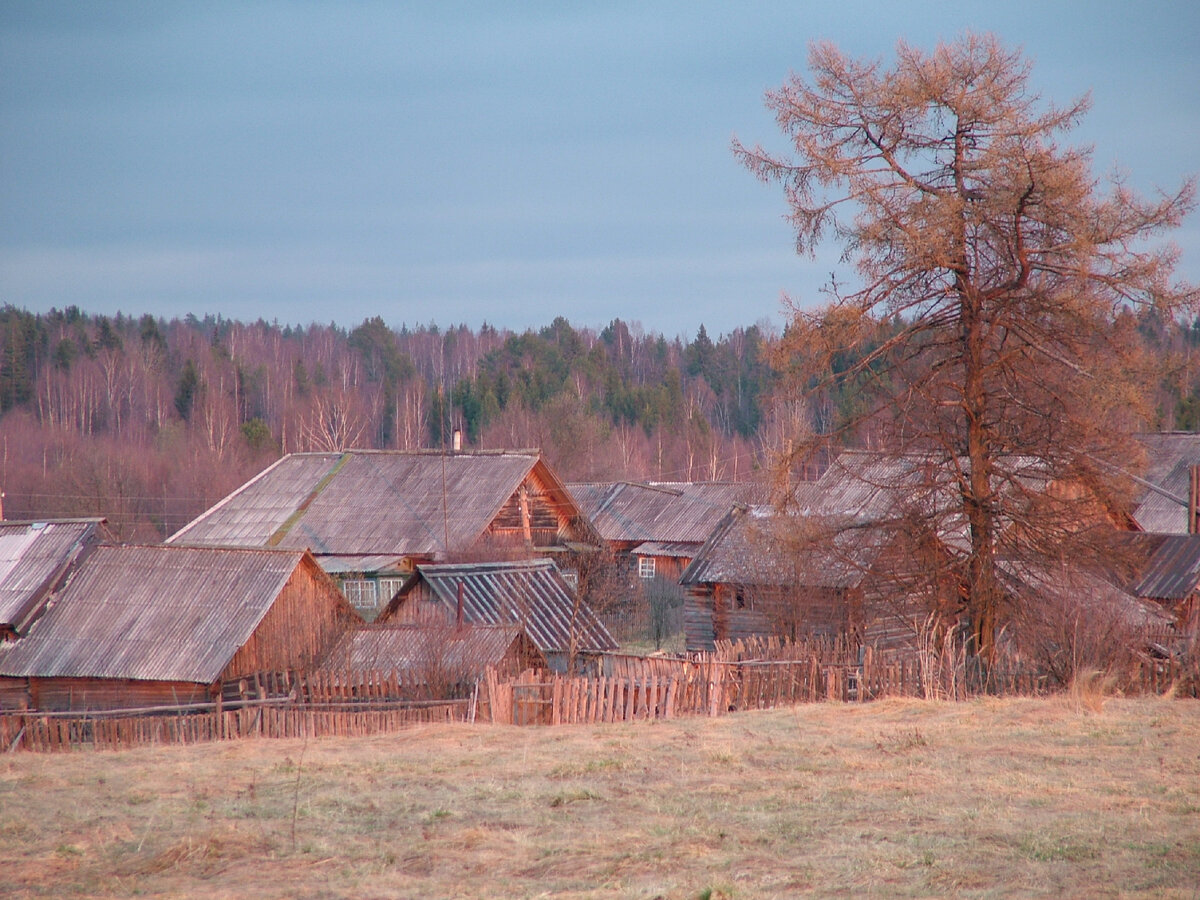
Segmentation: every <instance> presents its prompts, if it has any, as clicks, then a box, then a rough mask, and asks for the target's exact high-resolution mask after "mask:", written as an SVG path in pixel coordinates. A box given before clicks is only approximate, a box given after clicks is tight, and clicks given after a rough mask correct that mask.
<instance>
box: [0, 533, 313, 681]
mask: <svg viewBox="0 0 1200 900" xmlns="http://www.w3.org/2000/svg"><path fill="white" fill-rule="evenodd" d="M303 556H304V554H303V553H301V552H299V551H291V552H276V551H267V550H233V549H214V548H207V547H169V546H157V547H136V546H135V547H111V546H103V547H99V548H97V549H96V551H95V552H94V553H92V554H91V555H90V556H89V557H88V558H87V560H86V561H85V562H84V563H82V564H81V565H80V567H79V569H78V570H77V571H76V572H75V574H74V575H73V576H72V578H71V579H70V582H69V583H68V584H67V586H66V587H65V588H64V589H63V590H62V592H61V593H60V594H59V595H58V596H57V597H56V598H55V599H54V600H53V601H52V602H51V603H50V606H49V608H48V609H47V610H46V612H45V613H44V614H43V615H42V617H41V618H40V619H38V620H37V621H36V622H35V623H34V624H33V626H32V628H30V631H29V634H28V635H26V636H25V637H23V638H21V639H20V640H18V641H15V642H13V643H12V644H9V645H7V646H5V647H3V648H0V674H4V675H12V676H32V677H46V678H56V677H67V678H70V677H81V678H129V679H136V680H161V681H191V682H199V683H203V684H208V683H211V682H213V681H215V680H216V679H217V678H218V677H219V676H220V674H221V672H222V670H223V669H224V668H225V666H226V665H228V663H229V661H230V660H231V659H232V658H233V656H234V654H235V653H236V652H237V650H238V649H239V648H240V647H241V646H242V645H243V644H245V643H246V641H247V640H249V638H250V636H251V634H253V632H254V629H255V628H257V627H258V624H259V622H261V621H262V618H263V616H264V615H266V613H267V611H268V610H269V609H270V608H271V605H272V604H273V603H274V602H275V600H276V598H277V597H278V596H279V594H280V592H281V591H282V589H283V586H284V584H285V583H286V582H287V580H288V578H289V576H290V575H291V574H292V573H293V572H294V571H295V570H296V567H297V566H298V565H300V563H301V560H302V559H303Z"/></svg>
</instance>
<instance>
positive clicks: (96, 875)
mask: <svg viewBox="0 0 1200 900" xmlns="http://www.w3.org/2000/svg"><path fill="white" fill-rule="evenodd" d="M0 860H2V861H3V862H4V864H5V865H4V871H5V883H4V888H3V890H0V893H8V894H10V895H15V896H28V897H64V896H98V897H108V896H112V897H125V896H134V895H136V896H142V897H145V896H151V897H176V896H178V897H182V896H206V897H250V896H253V897H267V898H270V897H280V898H282V897H302V898H303V897H309V898H330V897H501V896H502V897H547V896H549V897H645V898H653V897H662V898H697V897H702V896H708V897H714V898H715V897H736V898H742V897H792V896H798V895H805V894H810V895H814V896H827V895H831V894H833V895H837V894H842V895H846V894H877V895H886V896H913V897H928V896H966V897H970V896H981V897H982V896H986V897H997V896H1000V897H1004V896H1030V895H1033V896H1063V895H1066V896H1081V897H1104V896H1138V895H1141V896H1147V897H1151V896H1153V897H1162V896H1167V897H1170V896H1175V897H1187V898H1195V897H1196V896H1197V885H1200V703H1197V702H1195V701H1184V700H1176V701H1163V700H1123V699H1110V700H1108V701H1106V702H1105V703H1104V704H1103V707H1102V708H1101V709H1099V710H1098V711H1097V710H1094V709H1091V708H1088V707H1087V706H1081V705H1080V704H1078V703H1077V702H1072V701H1071V700H1069V699H1061V700H1060V699H1044V700H1004V701H997V700H980V701H975V702H971V703H963V704H938V703H924V702H919V701H886V702H881V703H875V704H867V705H863V706H840V705H827V704H815V705H811V706H802V707H797V708H794V709H789V710H775V711H772V712H765V713H744V714H737V715H731V716H727V717H723V718H720V719H685V720H676V721H672V722H651V723H633V724H622V725H608V726H590V727H569V728H568V727H564V728H541V729H533V728H529V729H516V728H507V727H490V726H450V725H447V726H430V727H424V728H419V729H414V730H411V731H407V732H403V733H400V734H397V735H391V736H385V737H375V738H367V739H361V740H337V739H323V740H320V741H310V742H307V743H305V742H301V741H265V740H264V741H247V742H242V743H224V744H209V745H203V746H193V747H168V748H162V749H157V750H155V749H144V750H134V751H127V752H121V753H111V752H101V753H96V752H81V753H73V754H67V755H56V756H50V755H32V754H11V755H8V756H5V757H2V758H0Z"/></svg>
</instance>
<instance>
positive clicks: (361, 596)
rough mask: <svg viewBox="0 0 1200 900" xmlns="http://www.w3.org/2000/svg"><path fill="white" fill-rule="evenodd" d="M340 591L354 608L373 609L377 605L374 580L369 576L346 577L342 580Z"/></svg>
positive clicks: (377, 599)
mask: <svg viewBox="0 0 1200 900" xmlns="http://www.w3.org/2000/svg"><path fill="white" fill-rule="evenodd" d="M342 593H343V594H345V595H346V599H347V600H349V601H350V605H351V606H353V607H354V608H355V609H375V608H376V607H377V606H379V594H378V593H377V590H376V587H375V582H374V581H371V580H370V579H369V578H347V579H346V580H345V581H343V582H342Z"/></svg>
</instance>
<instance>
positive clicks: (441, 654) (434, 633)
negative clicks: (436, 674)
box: [320, 624, 521, 672]
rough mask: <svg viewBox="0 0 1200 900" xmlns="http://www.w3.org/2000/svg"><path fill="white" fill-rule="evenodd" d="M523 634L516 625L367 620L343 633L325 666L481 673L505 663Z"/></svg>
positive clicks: (363, 669) (352, 668)
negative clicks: (417, 623) (410, 623)
mask: <svg viewBox="0 0 1200 900" xmlns="http://www.w3.org/2000/svg"><path fill="white" fill-rule="evenodd" d="M520 637H521V629H520V628H519V627H518V626H516V625H464V626H463V627H462V628H461V629H458V628H454V627H453V626H452V625H447V626H444V627H438V626H430V625H378V624H375V625H365V626H362V627H360V628H356V629H354V630H353V631H348V632H346V633H345V634H343V635H342V637H341V638H340V639H339V640H338V642H337V643H336V644H335V645H334V647H333V649H332V650H331V651H330V653H329V655H328V656H327V658H326V659H325V661H324V662H323V663H322V665H321V667H320V668H322V669H325V670H329V671H336V670H343V669H351V670H355V671H365V670H371V669H378V670H383V671H387V670H391V669H407V670H413V669H416V670H421V669H426V668H428V669H433V668H435V667H436V668H439V669H449V670H452V671H471V672H478V671H482V670H483V669H485V668H486V667H488V666H495V665H498V664H500V663H501V662H502V661H503V660H504V657H505V656H506V655H507V654H508V652H509V650H510V648H512V645H513V644H514V643H516V642H517V641H518V640H519V639H520Z"/></svg>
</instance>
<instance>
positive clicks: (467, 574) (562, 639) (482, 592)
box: [378, 559, 617, 671]
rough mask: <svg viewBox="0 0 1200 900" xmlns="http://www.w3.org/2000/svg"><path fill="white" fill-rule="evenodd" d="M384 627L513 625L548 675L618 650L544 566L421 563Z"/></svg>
mask: <svg viewBox="0 0 1200 900" xmlns="http://www.w3.org/2000/svg"><path fill="white" fill-rule="evenodd" d="M378 621H380V622H386V623H395V624H399V623H408V624H422V623H438V624H440V625H441V626H443V627H445V626H447V625H458V624H462V625H468V626H472V625H517V626H519V627H520V628H521V629H522V631H523V632H524V633H525V634H526V635H528V638H529V641H530V642H531V643H532V645H533V646H534V647H535V648H536V650H537V651H538V653H540V654H542V655H543V656H544V657H545V659H546V660H547V662H548V663H549V665H550V666H551V667H552V668H555V669H558V670H560V671H561V670H565V669H566V668H567V667H568V666H569V665H570V664H571V662H572V661H573V660H575V659H577V658H579V657H580V656H582V655H584V654H596V653H604V652H608V651H613V650H616V649H617V642H616V641H615V640H613V638H612V636H611V635H610V634H609V633H608V629H607V628H605V627H604V623H603V622H601V621H600V619H599V618H598V617H597V616H596V614H595V613H594V612H593V611H592V610H591V608H590V607H589V606H588V605H587V604H586V603H584V602H583V600H581V599H580V597H579V596H578V594H576V592H575V591H574V589H573V588H572V587H571V585H570V584H568V583H567V581H566V580H565V579H564V578H563V577H562V573H560V572H559V571H558V569H557V567H556V566H555V565H554V562H553V561H552V560H549V559H534V560H524V561H512V562H499V563H463V564H445V565H433V564H422V565H418V566H417V570H416V572H415V573H413V575H412V576H410V578H409V579H408V580H407V581H406V582H405V584H404V586H403V587H402V588H401V589H400V591H399V593H397V594H396V596H395V597H394V598H392V600H391V602H390V603H389V604H388V606H387V608H386V609H385V610H384V611H383V613H382V614H381V615H380V617H379V620H378Z"/></svg>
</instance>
